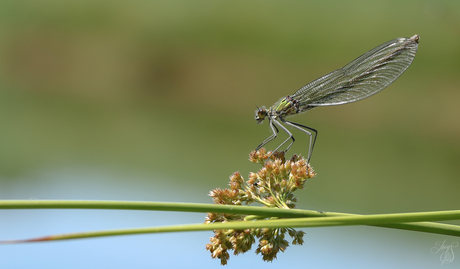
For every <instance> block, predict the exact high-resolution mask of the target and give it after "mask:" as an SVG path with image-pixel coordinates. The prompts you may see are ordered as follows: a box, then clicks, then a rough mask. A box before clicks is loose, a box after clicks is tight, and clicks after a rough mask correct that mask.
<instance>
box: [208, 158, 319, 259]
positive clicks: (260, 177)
mask: <svg viewBox="0 0 460 269" xmlns="http://www.w3.org/2000/svg"><path fill="white" fill-rule="evenodd" d="M249 160H250V161H251V162H253V163H259V164H261V165H262V168H261V169H260V170H259V171H258V172H257V173H250V174H249V179H248V180H247V181H245V180H244V178H243V177H242V176H241V174H240V173H239V172H235V173H234V174H233V175H231V176H230V183H229V185H230V188H229V189H215V190H213V191H211V192H210V194H209V195H210V196H211V197H212V199H213V201H214V203H215V204H223V205H243V204H251V203H254V202H257V203H260V204H262V205H264V206H266V207H277V208H284V209H289V208H294V207H295V202H297V198H295V197H294V194H293V192H294V191H296V190H298V189H302V188H303V187H304V185H305V182H306V181H307V179H308V178H312V177H314V176H315V175H316V174H315V172H314V171H313V169H312V168H311V167H310V165H309V164H308V163H307V161H306V160H305V159H304V158H302V157H300V156H296V155H294V156H293V157H292V158H291V159H290V160H287V161H286V159H285V156H284V153H277V152H275V153H272V152H266V151H265V149H260V150H259V151H253V152H251V154H250V157H249ZM245 217H247V216H246V215H235V214H224V213H208V215H207V217H206V221H205V223H215V222H228V221H245ZM265 219H268V218H265ZM272 219H273V218H272ZM251 220H253V219H251ZM286 233H288V234H289V236H291V237H292V238H293V241H292V244H299V245H301V244H302V243H303V235H304V232H303V231H296V230H294V229H292V228H257V229H246V230H233V229H225V230H215V231H214V237H211V239H210V243H209V244H207V245H206V249H207V250H209V251H210V252H211V256H212V257H213V258H218V259H220V261H221V264H222V265H226V264H227V261H228V259H229V258H230V255H229V253H228V251H229V250H230V251H233V254H234V255H238V254H240V253H245V252H247V251H248V250H250V249H251V246H252V244H254V243H255V241H256V238H257V239H258V240H259V245H258V247H257V249H256V253H257V254H259V253H260V254H261V255H262V259H263V260H264V261H273V259H275V258H276V255H277V253H279V251H282V252H284V250H285V249H286V248H287V247H288V246H289V242H288V241H287V240H286V239H285V235H286Z"/></svg>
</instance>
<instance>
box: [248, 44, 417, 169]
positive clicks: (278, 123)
mask: <svg viewBox="0 0 460 269" xmlns="http://www.w3.org/2000/svg"><path fill="white" fill-rule="evenodd" d="M419 39H420V37H419V35H414V36H413V37H411V38H404V37H401V38H396V39H393V40H391V41H388V42H386V43H383V44H382V45H380V46H378V47H376V48H374V49H372V50H370V51H368V52H366V53H364V54H363V55H361V56H359V57H358V58H356V59H355V60H353V61H351V62H350V63H349V64H347V65H345V66H344V67H342V68H340V69H338V70H335V71H333V72H331V73H329V74H327V75H325V76H322V77H320V78H318V79H316V80H314V81H312V82H310V83H308V84H307V85H305V86H303V87H302V88H300V89H299V90H298V91H296V92H295V93H294V94H293V95H288V96H286V97H283V98H281V99H280V100H279V101H278V102H276V103H275V104H274V105H273V106H272V107H270V108H269V109H266V108H265V107H262V108H258V109H257V110H256V121H257V123H261V122H262V121H263V120H264V119H265V118H268V122H269V125H270V128H271V130H272V132H273V134H272V135H271V136H269V137H268V138H267V139H265V140H264V141H263V142H262V143H261V144H260V145H259V146H258V147H257V148H256V150H259V149H260V148H261V147H263V146H264V145H265V144H267V143H268V142H270V141H272V140H273V139H275V138H276V136H277V135H278V132H279V130H278V127H279V128H281V129H282V130H283V131H285V132H286V133H287V134H288V135H289V137H288V138H287V139H286V140H284V142H283V143H281V145H279V146H278V147H277V148H276V149H275V150H274V151H273V152H275V151H277V150H278V149H279V148H280V147H281V146H283V145H284V144H286V143H287V142H288V141H289V140H292V142H291V143H290V144H289V146H288V147H287V148H286V150H285V152H286V151H288V150H289V148H290V147H291V146H292V144H294V141H295V139H294V136H293V135H292V133H291V132H290V131H289V130H288V129H287V128H286V127H285V125H287V126H290V127H294V128H296V129H298V130H301V131H303V132H305V133H306V134H308V135H309V136H310V144H309V147H308V158H307V160H308V162H310V158H311V154H312V151H313V147H314V146H315V142H316V136H317V134H318V131H317V130H315V129H313V128H311V127H307V126H304V125H301V124H298V123H294V122H290V121H287V120H286V117H288V116H291V115H295V114H299V113H302V112H305V111H307V110H310V109H313V108H315V107H318V106H333V105H342V104H347V103H351V102H356V101H359V100H362V99H364V98H367V97H369V96H371V95H374V94H376V93H378V92H379V91H381V90H383V89H384V88H386V87H387V86H389V85H390V84H391V83H393V81H395V80H396V79H397V78H398V77H399V76H400V75H401V74H402V73H404V71H406V69H407V68H408V67H409V66H410V64H411V63H412V61H413V60H414V57H415V53H416V52H417V47H418V42H419Z"/></svg>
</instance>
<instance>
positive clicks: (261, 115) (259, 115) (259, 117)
mask: <svg viewBox="0 0 460 269" xmlns="http://www.w3.org/2000/svg"><path fill="white" fill-rule="evenodd" d="M267 114H268V112H267V109H265V108H259V109H257V110H256V117H255V118H256V121H257V123H261V122H262V121H264V119H265V117H266V116H267Z"/></svg>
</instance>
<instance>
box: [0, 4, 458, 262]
mask: <svg viewBox="0 0 460 269" xmlns="http://www.w3.org/2000/svg"><path fill="white" fill-rule="evenodd" d="M414 34H419V35H420V36H421V40H420V45H419V50H418V53H417V56H416V58H415V61H414V63H413V65H412V66H411V67H410V68H409V69H408V70H407V71H406V73H405V74H404V75H403V76H401V77H400V78H399V79H398V80H397V81H396V82H395V83H394V84H393V85H391V86H390V87H389V88H387V89H386V90H384V91H383V92H381V93H379V94H378V95H376V96H373V97H372V98H369V99H366V100H364V101H361V102H357V103H354V104H349V105H344V106H336V107H326V108H318V109H315V110H312V111H309V112H308V113H305V114H303V115H299V116H296V117H295V118H292V120H294V121H296V122H299V123H301V124H305V125H308V126H311V127H313V128H316V129H318V130H319V136H318V140H317V144H316V148H315V152H314V154H313V158H312V165H313V166H314V168H315V170H316V171H317V173H318V176H317V177H316V178H315V179H313V180H310V181H309V182H308V183H307V187H306V189H305V190H303V191H302V193H301V194H300V195H299V196H300V197H299V204H298V208H305V209H312V210H319V211H334V212H347V213H359V214H374V213H396V212H417V211H430V210H451V209H458V208H459V207H458V205H459V203H460V196H459V195H458V190H459V189H460V181H459V172H460V165H459V161H460V139H459V138H460V120H459V116H460V89H459V85H460V75H459V74H460V2H459V1H450V0H444V1H400V0H398V1H373V0H372V1H359V0H356V1H321V2H320V1H272V0H268V1H267V0H264V1H259V0H256V1H209V0H197V1H186V0H177V1H163V0H159V1H140V0H139V1H88V0H81V1H56V0H45V1H2V2H1V3H0V40H1V42H0V199H79V200H80V199H81V200H136V201H137V200H139V201H170V202H202V203H211V199H210V198H209V197H208V196H207V194H208V192H209V191H210V190H212V189H214V188H216V187H222V188H223V187H226V186H227V183H228V176H229V175H231V174H232V173H233V172H234V171H241V173H242V174H243V175H247V174H248V172H250V171H256V170H257V169H259V166H257V165H255V164H252V163H250V162H248V161H247V158H248V153H249V152H250V151H251V150H253V149H254V148H255V147H256V146H257V145H258V144H259V143H260V142H261V141H262V140H263V139H265V138H266V137H267V136H268V135H269V134H270V131H269V127H268V126H267V123H265V124H263V125H257V124H256V123H255V121H254V110H255V109H256V105H258V106H262V105H265V106H271V105H272V104H273V103H274V102H275V101H277V100H278V99H279V98H280V97H283V96H286V95H288V94H292V93H294V92H295V91H296V90H297V89H298V88H300V87H301V86H303V85H305V84H306V83H308V82H310V81H311V80H313V79H316V78H317V77H320V76H322V75H324V74H326V73H328V72H330V71H332V70H335V69H337V68H340V67H342V66H343V65H345V64H346V63H348V62H349V61H351V60H353V59H354V58H356V57H357V56H359V55H361V54H362V53H364V52H366V51H368V50H370V49H372V48H373V47H375V46H377V45H379V44H381V43H383V42H386V41H388V40H391V39H393V38H396V37H410V36H412V35H414ZM295 134H297V136H296V137H297V142H296V143H295V145H294V146H293V148H292V150H291V151H290V153H302V154H306V147H307V140H306V139H305V137H304V135H303V134H300V133H296V132H295ZM279 141H281V139H280V140H279ZM270 146H272V147H274V146H276V143H275V142H274V143H273V144H269V147H270ZM204 217H205V215H204V214H185V213H168V212H128V211H109V212H107V211H98V210H3V211H0V239H2V240H7V239H22V238H29V237H36V236H43V235H49V234H56V233H68V232H79V231H92V230H103V229H115V228H130V227H146V226H161V225H170V224H182V223H201V222H203V220H204ZM451 223H457V224H458V223H459V222H451ZM304 230H305V229H304ZM305 231H306V232H307V234H306V236H305V244H304V245H303V246H292V247H290V248H288V249H287V251H286V253H284V254H280V255H279V257H278V259H277V260H275V261H274V262H273V263H264V262H262V260H261V257H260V256H256V255H255V254H254V252H253V251H250V252H248V253H247V254H244V255H240V256H232V257H231V259H230V261H229V265H228V268H237V267H238V268H240V267H241V266H245V267H246V268H247V267H249V266H250V267H251V268H280V267H283V268H286V267H288V266H289V267H292V268H309V267H316V268H318V267H319V268H369V267H372V268H394V267H397V268H441V266H442V265H441V261H440V253H438V254H432V253H430V249H431V248H432V247H434V246H435V243H436V242H438V241H444V240H447V241H446V243H453V242H459V241H460V239H458V238H454V237H448V236H441V235H431V234H423V233H416V232H407V231H398V230H390V229H381V228H371V227H337V228H316V229H308V230H305ZM210 236H212V233H211V232H200V233H180V234H156V235H139V236H125V237H113V238H99V239H88V240H74V241H63V242H53V243H36V244H23V245H3V246H0V247H1V249H0V267H1V268H128V267H129V268H184V267H185V266H187V267H200V268H216V267H219V261H218V260H212V259H211V258H210V255H209V253H207V252H206V250H205V244H206V243H208V240H209V237H210ZM254 249H255V247H254ZM454 253H455V254H457V255H458V254H459V253H460V248H457V249H454ZM459 265H460V258H455V259H454V261H453V262H452V263H450V264H444V265H443V268H458V267H459Z"/></svg>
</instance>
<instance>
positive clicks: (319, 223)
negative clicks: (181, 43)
mask: <svg viewBox="0 0 460 269" xmlns="http://www.w3.org/2000/svg"><path fill="white" fill-rule="evenodd" d="M0 209H118V210H120V209H121V210H160V211H181V212H221V213H232V214H246V215H257V216H265V217H268V216H270V217H278V218H283V219H278V220H259V221H242V222H228V223H213V224H191V225H177V226H167V227H152V228H141V229H123V230H111V231H96V232H87V233H77V234H67V235H56V236H50V237H44V238H41V240H38V239H32V240H24V241H14V242H33V241H43V240H45V239H46V240H62V239H74V238H87V237H100V236H110V235H126V234H141V233H160V232H161V233H163V232H185V231H204V230H214V229H248V228H264V227H266V228H277V227H292V228H295V227H326V226H344V225H371V226H377V227H386V228H394V229H403V230H411V231H420V232H428V233H436V234H445V235H452V236H460V227H459V226H456V225H448V224H441V223H428V222H422V223H408V222H421V221H442V220H455V219H460V210H451V211H436V212H419V213H399V214H377V215H366V216H362V215H354V214H343V213H323V212H317V211H311V210H299V209H278V208H265V207H253V206H228V205H213V204H191V203H161V202H123V201H62V200H35V201H32V200H25V201H23V200H0ZM312 217H315V218H312ZM286 218H289V219H286ZM10 242H11V241H10ZM3 243H6V242H3Z"/></svg>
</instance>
